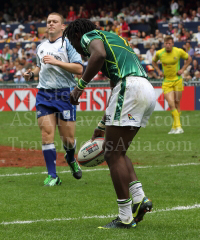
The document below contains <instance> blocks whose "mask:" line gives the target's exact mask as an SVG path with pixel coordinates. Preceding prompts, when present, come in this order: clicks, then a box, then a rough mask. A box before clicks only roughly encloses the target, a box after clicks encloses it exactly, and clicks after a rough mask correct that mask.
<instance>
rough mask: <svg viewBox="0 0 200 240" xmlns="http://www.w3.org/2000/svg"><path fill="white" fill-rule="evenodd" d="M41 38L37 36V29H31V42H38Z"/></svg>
mask: <svg viewBox="0 0 200 240" xmlns="http://www.w3.org/2000/svg"><path fill="white" fill-rule="evenodd" d="M38 41H39V38H38V37H37V36H36V32H35V31H31V42H38Z"/></svg>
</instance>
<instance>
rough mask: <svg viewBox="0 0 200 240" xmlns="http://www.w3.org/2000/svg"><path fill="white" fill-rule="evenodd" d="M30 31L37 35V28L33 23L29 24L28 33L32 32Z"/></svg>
mask: <svg viewBox="0 0 200 240" xmlns="http://www.w3.org/2000/svg"><path fill="white" fill-rule="evenodd" d="M32 32H34V33H35V35H36V37H38V30H37V27H36V25H35V24H31V25H30V32H29V33H30V34H32Z"/></svg>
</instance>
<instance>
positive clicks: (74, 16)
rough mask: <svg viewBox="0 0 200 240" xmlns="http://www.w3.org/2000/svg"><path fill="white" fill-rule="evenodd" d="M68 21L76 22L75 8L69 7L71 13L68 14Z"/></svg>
mask: <svg viewBox="0 0 200 240" xmlns="http://www.w3.org/2000/svg"><path fill="white" fill-rule="evenodd" d="M67 20H68V21H74V20H76V13H75V11H74V7H73V6H70V7H69V13H68V16H67Z"/></svg>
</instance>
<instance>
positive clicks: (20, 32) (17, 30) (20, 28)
mask: <svg viewBox="0 0 200 240" xmlns="http://www.w3.org/2000/svg"><path fill="white" fill-rule="evenodd" d="M24 29H25V27H24V26H23V25H22V24H20V25H19V26H18V28H16V29H15V30H14V33H13V38H14V39H15V36H16V34H19V37H20V38H21V35H22V33H23V32H24Z"/></svg>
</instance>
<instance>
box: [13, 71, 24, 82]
mask: <svg viewBox="0 0 200 240" xmlns="http://www.w3.org/2000/svg"><path fill="white" fill-rule="evenodd" d="M14 77H15V78H14V82H15V83H23V82H25V79H24V77H23V73H22V72H21V71H20V70H18V71H17V72H16V74H15V76H14Z"/></svg>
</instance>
